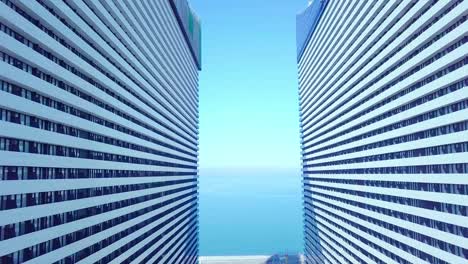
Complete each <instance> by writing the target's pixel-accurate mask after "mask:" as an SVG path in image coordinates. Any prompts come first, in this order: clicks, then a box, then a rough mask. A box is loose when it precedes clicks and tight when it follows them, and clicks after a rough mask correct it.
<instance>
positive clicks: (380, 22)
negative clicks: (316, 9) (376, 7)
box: [299, 1, 415, 96]
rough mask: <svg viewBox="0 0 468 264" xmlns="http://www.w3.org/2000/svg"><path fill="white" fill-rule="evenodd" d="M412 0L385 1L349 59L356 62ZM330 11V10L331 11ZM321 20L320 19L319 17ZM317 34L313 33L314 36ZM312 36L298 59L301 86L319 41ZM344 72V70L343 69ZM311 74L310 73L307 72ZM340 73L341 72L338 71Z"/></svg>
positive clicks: (307, 77) (305, 78) (308, 77)
mask: <svg viewBox="0 0 468 264" xmlns="http://www.w3.org/2000/svg"><path fill="white" fill-rule="evenodd" d="M412 2H415V1H403V2H402V3H398V1H392V2H391V3H389V4H387V2H385V3H384V4H385V6H384V8H383V9H382V11H381V12H379V13H378V14H377V15H376V17H375V19H373V20H372V21H369V22H370V23H369V25H368V26H367V27H366V29H365V31H364V32H363V33H362V34H361V35H360V37H359V38H358V40H357V41H356V43H360V45H359V46H357V47H358V49H357V50H355V51H356V53H354V54H352V56H351V57H350V59H351V58H353V59H352V60H351V61H354V62H357V61H358V60H359V56H358V55H362V53H363V52H366V51H367V50H369V49H370V48H372V46H371V45H370V43H371V42H372V40H373V39H375V38H376V37H377V35H378V34H379V33H381V32H382V31H383V30H385V29H386V28H388V27H389V25H390V23H391V22H392V21H394V20H396V19H397V16H398V15H401V14H402V12H403V10H404V8H405V7H406V6H408V5H410V4H412ZM329 4H331V3H329ZM327 9H328V8H326V9H325V11H327ZM331 13H332V12H331ZM322 16H323V19H326V18H327V16H328V15H327V14H326V13H325V14H324V15H322ZM321 20H322V19H321ZM320 26H321V21H320V22H319V24H318V29H317V30H316V32H317V33H319V32H320ZM372 29H374V31H372ZM315 35H317V36H318V34H314V36H315ZM314 36H312V38H311V40H310V41H309V43H308V44H307V47H308V48H309V47H310V49H306V51H305V52H304V55H303V56H302V57H301V59H300V62H299V65H300V71H299V72H300V73H301V76H303V78H302V79H301V80H300V81H301V82H300V84H301V85H300V86H303V87H306V86H307V85H303V81H304V80H307V79H308V80H310V79H311V78H310V75H307V74H303V73H304V72H308V71H309V70H308V69H309V68H310V67H311V65H312V64H313V63H312V59H311V56H312V55H313V51H314V50H315V49H316V48H315V46H312V44H315V45H317V43H320V39H321V38H320V37H316V38H314ZM351 61H348V63H347V64H345V65H347V67H346V69H347V70H348V69H349V68H350V67H351V66H353V65H350V64H349V63H350V62H351ZM344 72H346V71H344ZM309 74H311V73H309ZM340 75H342V73H340ZM304 92H306V90H303V91H301V96H302V94H304Z"/></svg>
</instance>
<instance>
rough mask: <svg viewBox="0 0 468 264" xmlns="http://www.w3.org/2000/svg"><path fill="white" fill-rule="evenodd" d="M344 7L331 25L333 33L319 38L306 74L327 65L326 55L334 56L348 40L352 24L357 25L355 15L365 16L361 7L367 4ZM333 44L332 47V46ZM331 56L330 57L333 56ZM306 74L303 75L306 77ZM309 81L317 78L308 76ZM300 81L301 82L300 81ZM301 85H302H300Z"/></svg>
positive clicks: (355, 3) (354, 3) (350, 4)
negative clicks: (319, 40)
mask: <svg viewBox="0 0 468 264" xmlns="http://www.w3.org/2000/svg"><path fill="white" fill-rule="evenodd" d="M344 3H345V4H346V6H345V7H344V9H343V13H342V14H340V15H338V16H337V21H334V23H333V29H332V30H333V31H332V32H333V33H331V32H330V33H329V34H326V35H324V36H323V38H321V42H320V44H321V45H319V46H317V49H316V50H314V52H315V54H314V56H313V57H312V58H311V59H310V63H311V64H312V67H310V68H309V69H308V71H307V73H316V71H320V69H319V68H320V67H319V66H320V65H322V64H324V63H327V62H326V61H324V59H325V58H329V57H327V55H331V54H333V55H336V52H337V49H338V48H341V47H342V46H343V45H344V43H343V41H345V40H347V39H348V38H347V37H345V36H346V35H347V34H348V32H350V31H354V30H355V29H354V28H353V26H352V24H353V23H358V22H359V21H360V19H357V18H356V15H357V14H365V13H367V12H364V11H363V10H362V9H363V5H365V4H369V2H359V1H358V2H346V1H345V2H344ZM332 44H333V45H332ZM333 55H332V56H333ZM307 73H306V74H305V75H307ZM309 78H310V79H314V78H317V76H314V75H312V76H309ZM300 81H301V80H300ZM300 84H302V83H300Z"/></svg>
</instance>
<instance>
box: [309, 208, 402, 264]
mask: <svg viewBox="0 0 468 264" xmlns="http://www.w3.org/2000/svg"><path fill="white" fill-rule="evenodd" d="M306 215H307V216H308V217H309V218H311V219H314V220H315V221H316V223H317V228H318V230H319V234H320V233H323V234H326V235H328V236H329V237H331V238H333V240H334V241H331V240H330V239H327V240H328V243H329V244H330V245H333V246H334V247H335V248H334V249H335V250H339V249H337V247H336V245H337V244H338V245H339V246H340V247H343V248H346V249H348V250H349V251H351V252H352V253H354V254H355V255H356V256H358V257H359V258H361V259H362V260H364V261H365V263H376V262H375V261H373V260H372V259H370V258H369V257H367V256H366V255H364V254H363V253H362V252H361V251H359V250H358V249H357V248H356V247H354V246H352V245H350V244H349V243H348V242H347V241H346V240H344V239H343V238H341V237H339V236H337V235H335V234H333V233H332V232H330V231H328V230H327V229H326V228H324V227H323V226H326V227H329V228H330V229H332V230H333V231H335V232H336V233H338V234H339V235H341V236H343V237H344V238H346V239H348V240H349V241H351V242H352V243H354V244H355V245H357V246H358V247H360V248H361V249H363V250H364V251H366V252H368V253H369V254H372V255H373V256H374V257H376V258H378V259H380V260H382V261H384V262H385V263H396V262H395V261H394V260H392V259H390V258H388V257H387V256H385V255H384V254H382V253H380V252H379V251H377V250H376V249H374V248H372V247H370V246H369V245H366V244H364V243H363V242H361V241H360V240H358V239H356V238H354V237H352V236H349V235H348V234H346V233H345V232H343V231H342V230H341V229H339V228H336V227H334V226H331V225H330V224H328V223H325V221H323V223H322V222H321V221H320V219H319V218H318V217H312V216H311V215H310V214H309V213H308V212H306ZM323 237H325V236H323ZM339 252H340V253H341V254H343V253H345V252H344V251H343V250H340V251H339ZM346 256H347V258H348V259H349V260H351V261H352V263H360V262H358V261H357V260H356V259H355V258H354V257H351V256H349V255H348V254H346Z"/></svg>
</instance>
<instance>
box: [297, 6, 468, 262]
mask: <svg viewBox="0 0 468 264" xmlns="http://www.w3.org/2000/svg"><path fill="white" fill-rule="evenodd" d="M467 14H468V1H466V0H454V1H435V0H431V1H327V0H315V1H313V3H312V4H311V5H309V6H308V7H307V9H306V10H305V11H304V12H303V13H301V14H299V15H298V16H297V48H298V50H297V54H298V57H297V60H298V71H299V97H300V120H301V138H302V140H301V142H302V155H303V160H302V161H303V163H302V164H303V185H304V222H305V253H306V254H305V255H306V258H307V263H408V264H409V263H467V259H468V217H467V206H468V153H467V152H468V119H467V117H468V109H467V108H468V88H467V86H468V67H467V63H468V46H467V44H466V42H467V39H468V36H467V29H468V22H467V21H466V17H467Z"/></svg>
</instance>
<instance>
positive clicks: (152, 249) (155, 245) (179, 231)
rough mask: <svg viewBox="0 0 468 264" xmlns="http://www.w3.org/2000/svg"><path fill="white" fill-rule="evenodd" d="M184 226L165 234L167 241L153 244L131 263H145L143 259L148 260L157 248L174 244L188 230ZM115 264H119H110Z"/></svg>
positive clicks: (111, 263)
mask: <svg viewBox="0 0 468 264" xmlns="http://www.w3.org/2000/svg"><path fill="white" fill-rule="evenodd" d="M182 226H183V223H181V224H179V225H177V227H173V228H172V229H171V230H170V232H168V233H165V234H164V236H163V238H165V239H166V240H164V239H159V240H158V241H156V243H154V244H152V245H151V246H150V247H149V248H147V249H146V250H145V251H144V252H143V253H141V254H140V255H138V257H136V258H135V259H133V260H132V261H131V262H130V263H131V264H134V263H141V262H142V261H143V259H144V258H146V257H147V256H148V255H149V254H151V252H153V251H154V250H155V249H156V248H157V247H159V246H161V245H166V246H167V245H168V243H169V242H173V241H174V240H175V239H177V238H178V237H179V236H180V234H181V233H183V232H184V231H185V230H187V228H188V227H184V228H182ZM174 234H178V235H176V236H175V237H174V238H173V239H172V240H170V241H167V239H168V238H169V237H171V236H172V235H174ZM164 249H165V248H162V249H161V250H160V251H158V252H156V254H155V255H154V256H153V258H152V259H150V260H148V261H147V263H154V259H155V258H157V257H158V256H159V254H161V253H162V252H165V250H164ZM158 253H159V254H158ZM114 263H117V262H115V261H112V262H110V263H109V264H114Z"/></svg>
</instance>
